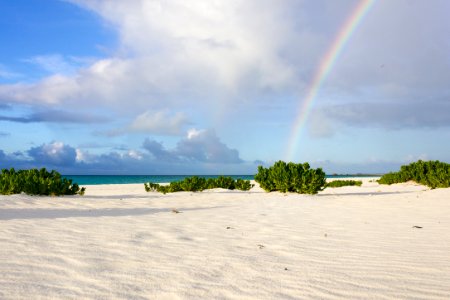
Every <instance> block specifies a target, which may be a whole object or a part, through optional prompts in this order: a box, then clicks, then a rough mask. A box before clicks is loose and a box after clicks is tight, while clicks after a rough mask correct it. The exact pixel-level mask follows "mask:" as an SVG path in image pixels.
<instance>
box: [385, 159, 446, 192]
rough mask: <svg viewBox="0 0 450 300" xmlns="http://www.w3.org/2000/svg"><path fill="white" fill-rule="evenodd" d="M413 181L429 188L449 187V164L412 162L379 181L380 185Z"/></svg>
mask: <svg viewBox="0 0 450 300" xmlns="http://www.w3.org/2000/svg"><path fill="white" fill-rule="evenodd" d="M409 180H413V181H415V182H417V183H419V184H423V185H426V186H429V187H430V188H432V189H434V188H448V187H450V164H447V163H444V162H440V161H438V160H436V161H422V160H419V161H417V162H413V163H411V164H409V165H405V166H401V167H400V171H398V172H391V173H387V174H384V175H383V176H382V177H381V178H380V179H379V180H378V183H380V184H393V183H402V182H407V181H409Z"/></svg>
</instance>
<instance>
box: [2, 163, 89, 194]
mask: <svg viewBox="0 0 450 300" xmlns="http://www.w3.org/2000/svg"><path fill="white" fill-rule="evenodd" d="M85 190H86V189H85V188H84V187H83V188H80V187H79V186H78V184H76V183H73V182H72V180H71V179H67V178H64V177H62V176H61V174H59V173H58V172H57V171H55V170H52V171H50V172H48V171H47V170H46V169H45V168H42V169H40V170H38V169H30V170H18V171H16V170H15V169H14V168H11V169H9V170H8V169H2V171H1V173H0V194H2V195H12V194H20V193H25V194H28V195H51V196H61V195H75V194H79V195H84V192H85Z"/></svg>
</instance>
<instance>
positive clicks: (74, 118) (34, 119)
mask: <svg viewBox="0 0 450 300" xmlns="http://www.w3.org/2000/svg"><path fill="white" fill-rule="evenodd" d="M107 120H108V118H106V117H103V116H96V115H91V114H84V113H73V112H67V111H63V110H49V111H40V112H35V113H32V114H30V115H29V116H25V117H11V116H2V115H0V121H9V122H18V123H39V122H48V123H81V124H86V123H87V124H89V123H100V122H105V121H107Z"/></svg>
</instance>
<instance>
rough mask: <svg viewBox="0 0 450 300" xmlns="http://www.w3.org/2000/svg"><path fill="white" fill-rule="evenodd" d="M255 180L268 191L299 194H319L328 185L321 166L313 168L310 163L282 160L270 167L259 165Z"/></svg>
mask: <svg viewBox="0 0 450 300" xmlns="http://www.w3.org/2000/svg"><path fill="white" fill-rule="evenodd" d="M255 181H256V182H258V183H259V185H260V186H261V188H262V189H264V190H265V191H267V192H272V191H280V192H282V193H287V192H294V193H299V194H317V193H318V192H319V191H322V190H323V189H324V188H325V185H326V179H325V172H324V171H323V170H322V169H321V168H318V169H311V168H310V166H309V164H308V163H303V164H296V163H292V162H289V163H286V162H284V161H281V160H280V161H277V162H276V163H275V164H274V165H273V166H271V167H269V168H264V167H263V166H259V167H258V174H256V175H255Z"/></svg>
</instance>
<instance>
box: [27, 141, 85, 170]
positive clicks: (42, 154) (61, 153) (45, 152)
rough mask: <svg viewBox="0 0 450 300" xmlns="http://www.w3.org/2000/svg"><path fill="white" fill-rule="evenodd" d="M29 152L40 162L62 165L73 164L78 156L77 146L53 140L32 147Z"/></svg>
mask: <svg viewBox="0 0 450 300" xmlns="http://www.w3.org/2000/svg"><path fill="white" fill-rule="evenodd" d="M28 154H29V155H30V156H31V157H32V158H33V159H34V160H36V161H39V162H40V163H43V164H50V165H61V166H68V165H73V164H74V163H75V161H76V158H77V156H78V155H77V151H76V149H75V148H73V147H71V146H69V145H65V144H64V143H62V142H52V143H50V144H42V145H41V146H38V147H33V148H30V149H29V150H28Z"/></svg>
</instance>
